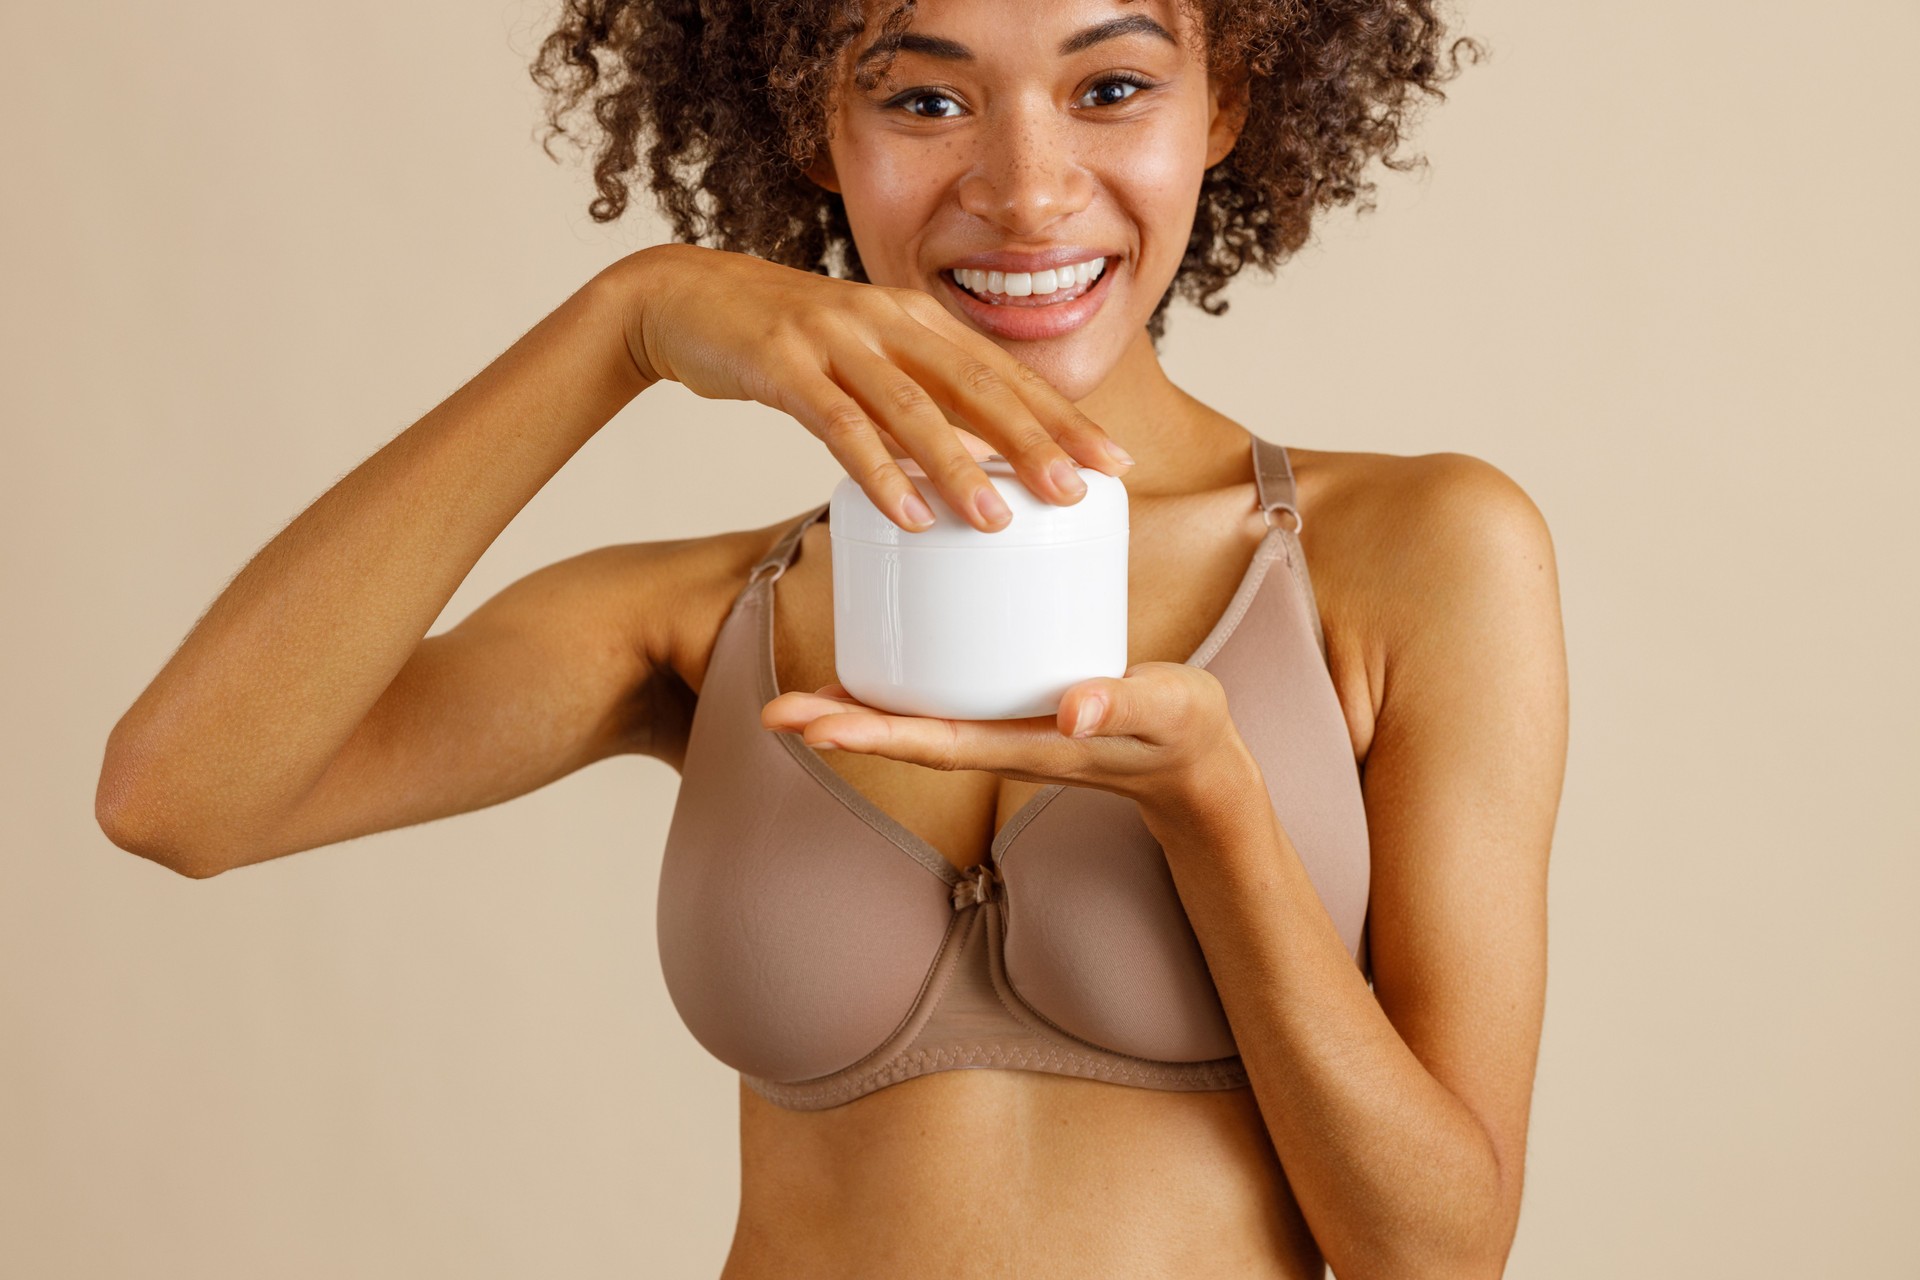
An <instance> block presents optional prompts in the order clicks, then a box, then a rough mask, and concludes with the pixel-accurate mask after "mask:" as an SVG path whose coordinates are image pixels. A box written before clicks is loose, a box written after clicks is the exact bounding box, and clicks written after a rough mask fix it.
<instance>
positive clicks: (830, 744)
mask: <svg viewBox="0 0 1920 1280" xmlns="http://www.w3.org/2000/svg"><path fill="white" fill-rule="evenodd" d="M807 745H808V746H810V747H812V748H813V749H814V750H815V751H838V750H839V749H840V744H839V743H837V742H835V741H834V740H833V739H832V738H822V739H820V741H818V742H809V743H808V744H807Z"/></svg>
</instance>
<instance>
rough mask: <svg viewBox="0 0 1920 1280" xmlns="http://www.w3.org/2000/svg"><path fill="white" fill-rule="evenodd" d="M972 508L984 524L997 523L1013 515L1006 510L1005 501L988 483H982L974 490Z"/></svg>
mask: <svg viewBox="0 0 1920 1280" xmlns="http://www.w3.org/2000/svg"><path fill="white" fill-rule="evenodd" d="M973 509H974V510H975V511H978V512H979V513H980V519H981V520H982V521H983V522H984V523H986V524H998V523H1000V522H1001V521H1002V520H1006V519H1009V518H1011V517H1012V515H1013V512H1011V511H1009V510H1007V504H1006V502H1005V501H1003V500H1002V499H1001V497H1000V495H999V494H997V493H995V492H994V491H993V486H992V485H990V484H983V485H981V486H980V487H979V488H978V489H976V490H975V491H974V494H973Z"/></svg>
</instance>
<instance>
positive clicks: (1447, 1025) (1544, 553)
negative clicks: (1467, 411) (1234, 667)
mask: <svg viewBox="0 0 1920 1280" xmlns="http://www.w3.org/2000/svg"><path fill="white" fill-rule="evenodd" d="M1413 462H1414V465H1413V466H1412V467H1411V468H1410V469H1409V486H1408V488H1407V491H1406V492H1405V493H1403V494H1402V495H1401V500H1400V501H1398V502H1396V504H1395V506H1394V511H1393V514H1392V516H1391V517H1390V525H1391V529H1390V530H1389V531H1388V536H1387V537H1386V538H1385V539H1384V543H1385V545H1387V546H1389V547H1391V548H1392V549H1393V554H1392V555H1391V557H1389V558H1390V560H1391V562H1392V563H1393V564H1394V565H1395V566H1397V567H1396V568H1394V569H1393V570H1392V571H1391V583H1390V589H1388V590H1385V591H1383V593H1382V594H1383V596H1385V597H1386V598H1387V602H1385V603H1383V604H1382V605H1381V611H1382V612H1381V614H1380V617H1381V624H1380V625H1381V627H1382V645H1383V649H1384V653H1385V662H1384V667H1385V678H1384V685H1383V689H1382V693H1381V704H1380V709H1379V712H1378V714H1377V717H1376V722H1375V729H1374V738H1373V742H1372V744H1371V747H1370V749H1369V751H1368V753H1367V758H1366V762H1365V766H1364V771H1363V791H1364V794H1365V798H1366V804H1367V810H1368V815H1369V817H1368V822H1369V830H1370V840H1371V847H1372V858H1373V868H1372V888H1371V896H1370V905H1369V913H1370V919H1369V926H1368V927H1369V938H1370V945H1371V948H1372V960H1373V981H1374V993H1375V996H1376V998H1377V999H1378V1000H1379V1002H1380V1004H1381V1007H1382V1009H1383V1010H1384V1011H1385V1012H1386V1014H1387V1016H1388V1018H1389V1019H1390V1020H1391V1021H1392V1022H1393V1024H1394V1026H1395V1028H1396V1029H1397V1030H1398V1031H1399V1032H1400V1034H1401V1036H1402V1037H1403V1038H1404V1039H1405V1041H1406V1043H1407V1045H1408V1047H1409V1048H1410V1049H1411V1050H1412V1051H1413V1053H1414V1054H1415V1056H1416V1057H1418V1058H1419V1059H1420V1061H1421V1063H1422V1064H1423V1065H1424V1066H1425V1067H1426V1068H1427V1069H1428V1070H1429V1071H1430V1072H1431V1073H1432V1074H1433V1076H1434V1077H1435V1078H1436V1079H1437V1080H1439V1081H1440V1083H1441V1084H1443V1085H1444V1086H1446V1088H1447V1089H1448V1090H1449V1091H1450V1092H1452V1093H1453V1094H1455V1095H1456V1096H1457V1097H1459V1098H1460V1100H1461V1101H1462V1103H1463V1104H1464V1105H1465V1106H1466V1107H1467V1108H1468V1109H1469V1110H1470V1111H1471V1112H1472V1113H1473V1114H1474V1116H1475V1117H1476V1118H1477V1119H1478V1120H1479V1121H1480V1124H1481V1125H1482V1127H1483V1128H1484V1129H1485V1130H1486V1131H1487V1134H1488V1137H1489V1141H1490V1143H1491V1145H1492V1146H1493V1149H1494V1151H1495V1154H1496V1156H1497V1157H1498V1159H1499V1162H1500V1166H1501V1174H1502V1191H1503V1194H1504V1195H1505V1197H1506V1205H1507V1211H1508V1213H1509V1215H1510V1218H1509V1224H1510V1226H1511V1225H1512V1224H1513V1223H1514V1222H1516V1221H1517V1218H1518V1213H1519V1197H1520V1186H1521V1182H1522V1178H1523V1174H1524V1164H1525V1151H1526V1133H1527V1121H1528V1114H1529V1108H1530V1103H1531V1098H1532V1091H1533V1079H1534V1071H1535V1066H1536V1063H1537V1060H1538V1050H1539V1044H1540V1032H1541V1025H1542V1020H1543V1017H1544V1012H1545V999H1546V959H1547V957H1546V947H1547V918H1546V917H1547V861H1548V852H1549V848H1550V846H1551V843H1552V837H1553V828H1554V822H1555V818H1556V815H1557V812H1558V809H1559V802H1560V791H1561V784H1562V779H1563V775H1564V770H1565V764H1566V747H1567V670H1566V653H1565V644H1564V639H1563V636H1562V629H1561V614H1560V600H1559V585H1558V578H1557V573H1556V568H1555V563H1554V553H1553V544H1552V541H1551V538H1550V536H1549V534H1548V530H1547V527H1546V523H1545V521H1544V519H1543V518H1542V517H1541V515H1540V512H1539V510H1538V509H1537V508H1536V507H1535V506H1534V505H1533V503H1532V501H1531V500H1529V499H1528V497H1527V495H1526V494H1525V492H1524V491H1522V490H1521V489H1520V487H1519V486H1518V485H1517V484H1515V483H1514V482H1513V481H1512V480H1511V479H1509V478H1508V477H1507V476H1506V475H1505V474H1504V473H1502V472H1501V471H1499V470H1498V469H1497V468H1495V467H1493V466H1491V465H1490V464H1488V463H1485V462H1481V461H1479V460H1478V459H1475V458H1471V457H1468V456H1466V455H1462V454H1439V455H1431V456H1429V457H1425V458H1419V459H1415V460H1413Z"/></svg>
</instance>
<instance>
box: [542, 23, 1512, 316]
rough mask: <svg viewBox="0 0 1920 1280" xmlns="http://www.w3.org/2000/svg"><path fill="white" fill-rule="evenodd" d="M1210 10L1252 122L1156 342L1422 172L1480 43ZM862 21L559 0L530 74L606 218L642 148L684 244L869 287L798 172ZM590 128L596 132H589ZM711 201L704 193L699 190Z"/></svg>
mask: <svg viewBox="0 0 1920 1280" xmlns="http://www.w3.org/2000/svg"><path fill="white" fill-rule="evenodd" d="M1178 3H1180V4H1181V5H1182V6H1183V7H1184V8H1185V9H1186V10H1187V11H1189V12H1192V11H1194V10H1195V8H1196V7H1198V8H1201V9H1203V10H1204V13H1203V29H1204V32H1205V44H1206V55H1207V59H1208V66H1209V68H1210V70H1212V71H1213V73H1214V74H1216V75H1219V76H1227V75H1230V74H1233V73H1234V72H1235V71H1236V70H1244V71H1245V72H1246V73H1248V75H1249V77H1250V79H1249V82H1248V103H1247V118H1246V122H1245V124H1244V126H1243V128H1242V130H1241V133H1240V136H1239V138H1238V140H1237V141H1236V143H1235V145H1234V147H1233V150H1232V151H1231V152H1230V153H1229V154H1228V156H1227V158H1226V159H1225V160H1223V161H1221V162H1220V163H1219V164H1217V165H1215V166H1213V167H1212V168H1211V169H1208V170H1207V172H1206V175H1205V177H1204V179H1203V181H1202V183H1201V187H1200V195H1199V200H1198V202H1197V207H1196V209H1195V215H1194V222H1193V230H1192V233H1191V235H1190V236H1189V237H1188V240H1187V248H1186V252H1185V254H1184V256H1183V257H1182V259H1181V262H1180V267H1179V270H1178V271H1177V272H1176V273H1175V275H1174V278H1173V281H1172V282H1171V283H1170V284H1169V285H1168V287H1167V290H1166V292H1165V293H1164V294H1163V295H1162V296H1161V298H1160V301H1159V303H1158V305H1157V306H1156V307H1155V308H1154V311H1153V315H1152V317H1151V318H1150V319H1149V321H1148V324H1147V329H1148V332H1149V334H1150V335H1151V336H1152V339H1153V343H1154V346H1155V348H1156V349H1158V347H1159V343H1160V339H1161V337H1162V335H1163V334H1164V332H1165V326H1166V311H1167V304H1168V303H1169V302H1171V301H1172V300H1173V298H1174V296H1175V295H1176V294H1178V295H1182V296H1185V297H1187V298H1188V299H1190V300H1191V301H1193V302H1194V303H1195V304H1196V305H1198V306H1199V307H1200V309H1201V310H1202V311H1205V312H1206V313H1207V314H1209V315H1221V314H1223V313H1224V312H1225V311H1226V310H1227V303H1226V301H1225V300H1224V299H1218V298H1216V295H1218V294H1219V293H1220V292H1221V291H1222V290H1223V289H1225V288H1226V286H1227V282H1228V281H1230V280H1231V279H1232V278H1233V277H1234V276H1235V275H1236V274H1238V273H1239V271H1240V270H1241V268H1243V267H1246V266H1248V265H1249V264H1252V265H1256V266H1259V267H1260V268H1262V269H1263V270H1266V271H1268V272H1272V271H1273V270H1275V269H1276V268H1277V267H1279V266H1280V265H1281V264H1282V263H1284V262H1285V261H1286V260H1287V259H1288V258H1290V257H1292V255H1293V254H1294V252H1295V251H1296V250H1298V249H1299V248H1300V247H1301V246H1302V245H1304V244H1305V243H1306V242H1307V239H1308V236H1309V234H1310V232H1311V230H1312V221H1313V215H1314V213H1315V212H1316V211H1317V210H1318V209H1320V208H1323V207H1329V206H1334V205H1346V204H1351V203H1354V202H1355V201H1356V200H1357V201H1358V202H1359V203H1358V205H1357V208H1356V211H1357V212H1367V211H1370V210H1371V209H1373V207H1374V186H1373V183H1372V181H1371V180H1370V179H1368V178H1367V177H1366V176H1365V170H1366V167H1367V165H1368V163H1369V161H1371V160H1372V159H1373V158H1374V157H1376V156H1377V157H1379V159H1380V161H1381V163H1382V164H1383V165H1384V166H1385V167H1386V168H1389V169H1393V170H1396V171H1406V170H1410V169H1414V168H1418V167H1421V166H1424V165H1425V164H1426V163H1427V161H1426V159H1425V157H1423V156H1416V157H1413V158H1411V159H1402V158H1400V157H1398V156H1397V155H1396V152H1397V150H1398V148H1399V146H1400V143H1401V141H1402V133H1403V131H1404V130H1405V129H1406V128H1407V127H1408V126H1409V125H1410V124H1411V123H1412V119H1413V114H1414V109H1415V108H1416V107H1418V106H1419V105H1421V104H1422V102H1423V100H1421V99H1413V98H1411V97H1410V91H1412V90H1416V89H1417V90H1419V91H1421V92H1422V93H1424V94H1426V95H1428V96H1429V97H1431V98H1439V99H1444V98H1445V97H1446V94H1445V93H1443V92H1442V91H1441V89H1440V87H1439V86H1440V85H1441V84H1443V83H1445V82H1447V81H1449V80H1451V79H1452V78H1453V77H1454V76H1456V75H1458V74H1459V71H1460V65H1459V64H1460V51H1461V49H1462V48H1463V47H1464V48H1465V49H1467V50H1468V51H1469V52H1470V53H1471V54H1472V55H1473V61H1475V62H1478V61H1479V60H1480V59H1481V58H1482V57H1484V56H1485V55H1486V50H1485V49H1484V48H1483V47H1482V46H1481V45H1480V44H1479V43H1478V42H1477V41H1475V40H1473V39H1471V38H1465V37H1463V38H1460V39H1456V40H1455V41H1453V43H1452V44H1451V45H1450V46H1448V49H1447V53H1448V58H1449V64H1448V65H1447V66H1446V67H1445V68H1444V69H1443V68H1442V66H1441V62H1440V58H1439V49H1440V45H1441V41H1442V38H1443V36H1444V34H1445V31H1446V28H1445V25H1444V24H1443V23H1442V21H1441V20H1440V19H1439V17H1438V16H1437V15H1436V13H1435V4H1434V3H1433V0H1178ZM913 12H914V0H897V2H896V3H895V4H894V6H893V8H892V9H891V10H890V11H889V12H888V13H887V15H886V17H885V18H884V20H883V21H882V23H881V26H880V30H879V34H878V35H877V36H876V39H875V45H876V47H877V48H879V49H880V51H881V54H882V56H881V58H880V59H879V61H878V63H877V65H873V66H871V67H869V68H867V69H866V70H864V71H863V72H862V73H861V74H860V75H859V78H858V81H857V83H858V84H859V87H860V88H861V89H863V90H866V89H871V88H872V87H873V85H875V84H877V83H878V82H879V80H880V78H881V77H882V76H883V75H884V74H885V72H886V68H887V65H889V64H890V63H891V60H892V54H893V52H894V50H893V48H892V46H893V43H894V42H896V41H897V39H898V36H899V34H900V33H901V32H903V31H904V30H905V29H906V27H907V25H908V23H909V22H910V21H911V19H912V16H913ZM866 26H867V21H866V17H865V14H864V12H863V5H862V3H861V0H564V6H563V11H562V14H561V18H560V22H559V25H558V27H557V28H556V29H554V30H553V31H552V32H550V33H549V34H548V35H547V36H546V37H545V39H544V40H543V41H542V42H541V45H540V47H539V50H538V52H537V54H536V55H535V57H534V60H533V64H532V67H531V75H532V77H533V80H534V83H535V84H537V85H538V86H539V87H540V88H541V89H542V90H543V91H544V92H545V93H546V95H547V96H546V122H545V123H546V128H545V130H544V131H543V133H542V134H541V137H540V143H541V147H542V149H543V150H545V151H546V153H547V155H548V157H549V158H550V159H551V158H554V157H553V152H552V150H551V149H550V147H549V146H548V144H549V143H550V142H551V141H552V140H553V138H555V137H556V136H559V137H566V138H569V139H572V140H573V141H575V142H576V143H579V142H581V141H582V139H581V137H579V136H576V135H574V134H572V133H570V132H569V130H568V127H567V121H568V119H569V118H570V117H573V116H574V115H575V113H576V112H577V111H578V110H579V109H580V108H581V107H582V106H583V104H584V105H586V106H587V108H588V114H590V116H591V117H592V122H593V125H594V126H596V128H597V133H598V138H597V152H598V153H597V155H596V156H595V158H594V165H593V180H594V186H595V187H596V189H597V190H598V191H599V195H598V197H597V198H596V199H594V200H593V201H592V202H591V203H590V204H589V205H588V207H587V211H588V213H589V215H590V216H592V218H593V219H594V221H596V222H611V221H613V220H614V219H616V218H618V217H619V216H620V215H621V214H622V213H623V212H625V210H626V208H627V204H628V199H629V194H630V184H631V178H632V176H633V175H635V172H636V170H638V169H639V167H640V149H641V146H642V145H643V143H644V145H645V147H646V172H647V185H648V188H649V189H650V190H651V191H652V193H653V195H654V196H655V197H656V198H657V199H658V201H659V203H660V207H661V208H662V209H663V210H664V211H665V213H666V214H667V216H668V218H669V219H670V220H671V224H672V228H673V235H674V238H675V239H677V240H680V241H683V242H687V243H694V244H702V243H705V244H711V245H713V246H714V247H718V248H722V249H730V250H735V251H739V252H745V253H751V254H754V255H756V256H758V257H761V258H765V259H768V260H770V261H773V262H778V263H781V264H783V265H786V266H790V267H798V268H800V269H802V270H807V271H813V272H816V273H820V274H832V271H833V263H834V262H835V260H836V258H837V260H838V263H839V265H840V266H841V268H842V269H843V271H844V276H845V278H847V279H851V280H857V281H862V282H865V281H866V280H867V276H866V272H865V270H864V268H863V267H862V266H861V263H860V255H859V253H858V252H857V250H856V248H855V246H854V243H853V234H852V230H851V228H850V227H849V225H848V222H847V215H846V207H845V205H844V204H843V203H842V201H841V197H840V196H839V195H837V194H836V193H834V192H830V191H827V190H825V189H824V188H822V187H820V186H818V185H816V184H815V183H814V182H813V181H812V180H811V179H809V178H808V177H807V176H806V175H805V170H806V169H807V168H808V167H809V166H810V165H811V164H812V163H813V160H814V158H815V157H816V155H817V154H818V151H819V149H820V148H821V147H822V146H824V145H825V141H826V129H827V119H826V116H827V112H828V110H829V109H830V104H831V102H832V98H833V91H834V89H835V83H834V79H835V75H836V69H837V67H838V65H839V58H840V55H841V53H842V51H843V50H844V49H845V48H846V46H847V44H848V42H849V41H851V40H853V39H854V38H855V37H856V36H858V35H860V34H861V33H862V32H863V31H864V30H865V29H866ZM586 137H587V138H588V139H592V137H593V133H592V131H589V132H588V133H587V134H586ZM703 197H704V199H703Z"/></svg>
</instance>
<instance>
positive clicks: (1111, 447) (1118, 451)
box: [1107, 440, 1133, 467]
mask: <svg viewBox="0 0 1920 1280" xmlns="http://www.w3.org/2000/svg"><path fill="white" fill-rule="evenodd" d="M1107 452H1108V453H1110V454H1112V455H1113V458H1114V460H1115V461H1116V462H1118V463H1120V464H1121V465H1122V466H1126V467H1130V466H1132V465H1133V455H1132V454H1130V453H1128V452H1127V451H1126V450H1125V449H1122V448H1121V447H1120V446H1119V445H1117V444H1115V443H1114V442H1113V441H1111V440H1109V441H1107Z"/></svg>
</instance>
